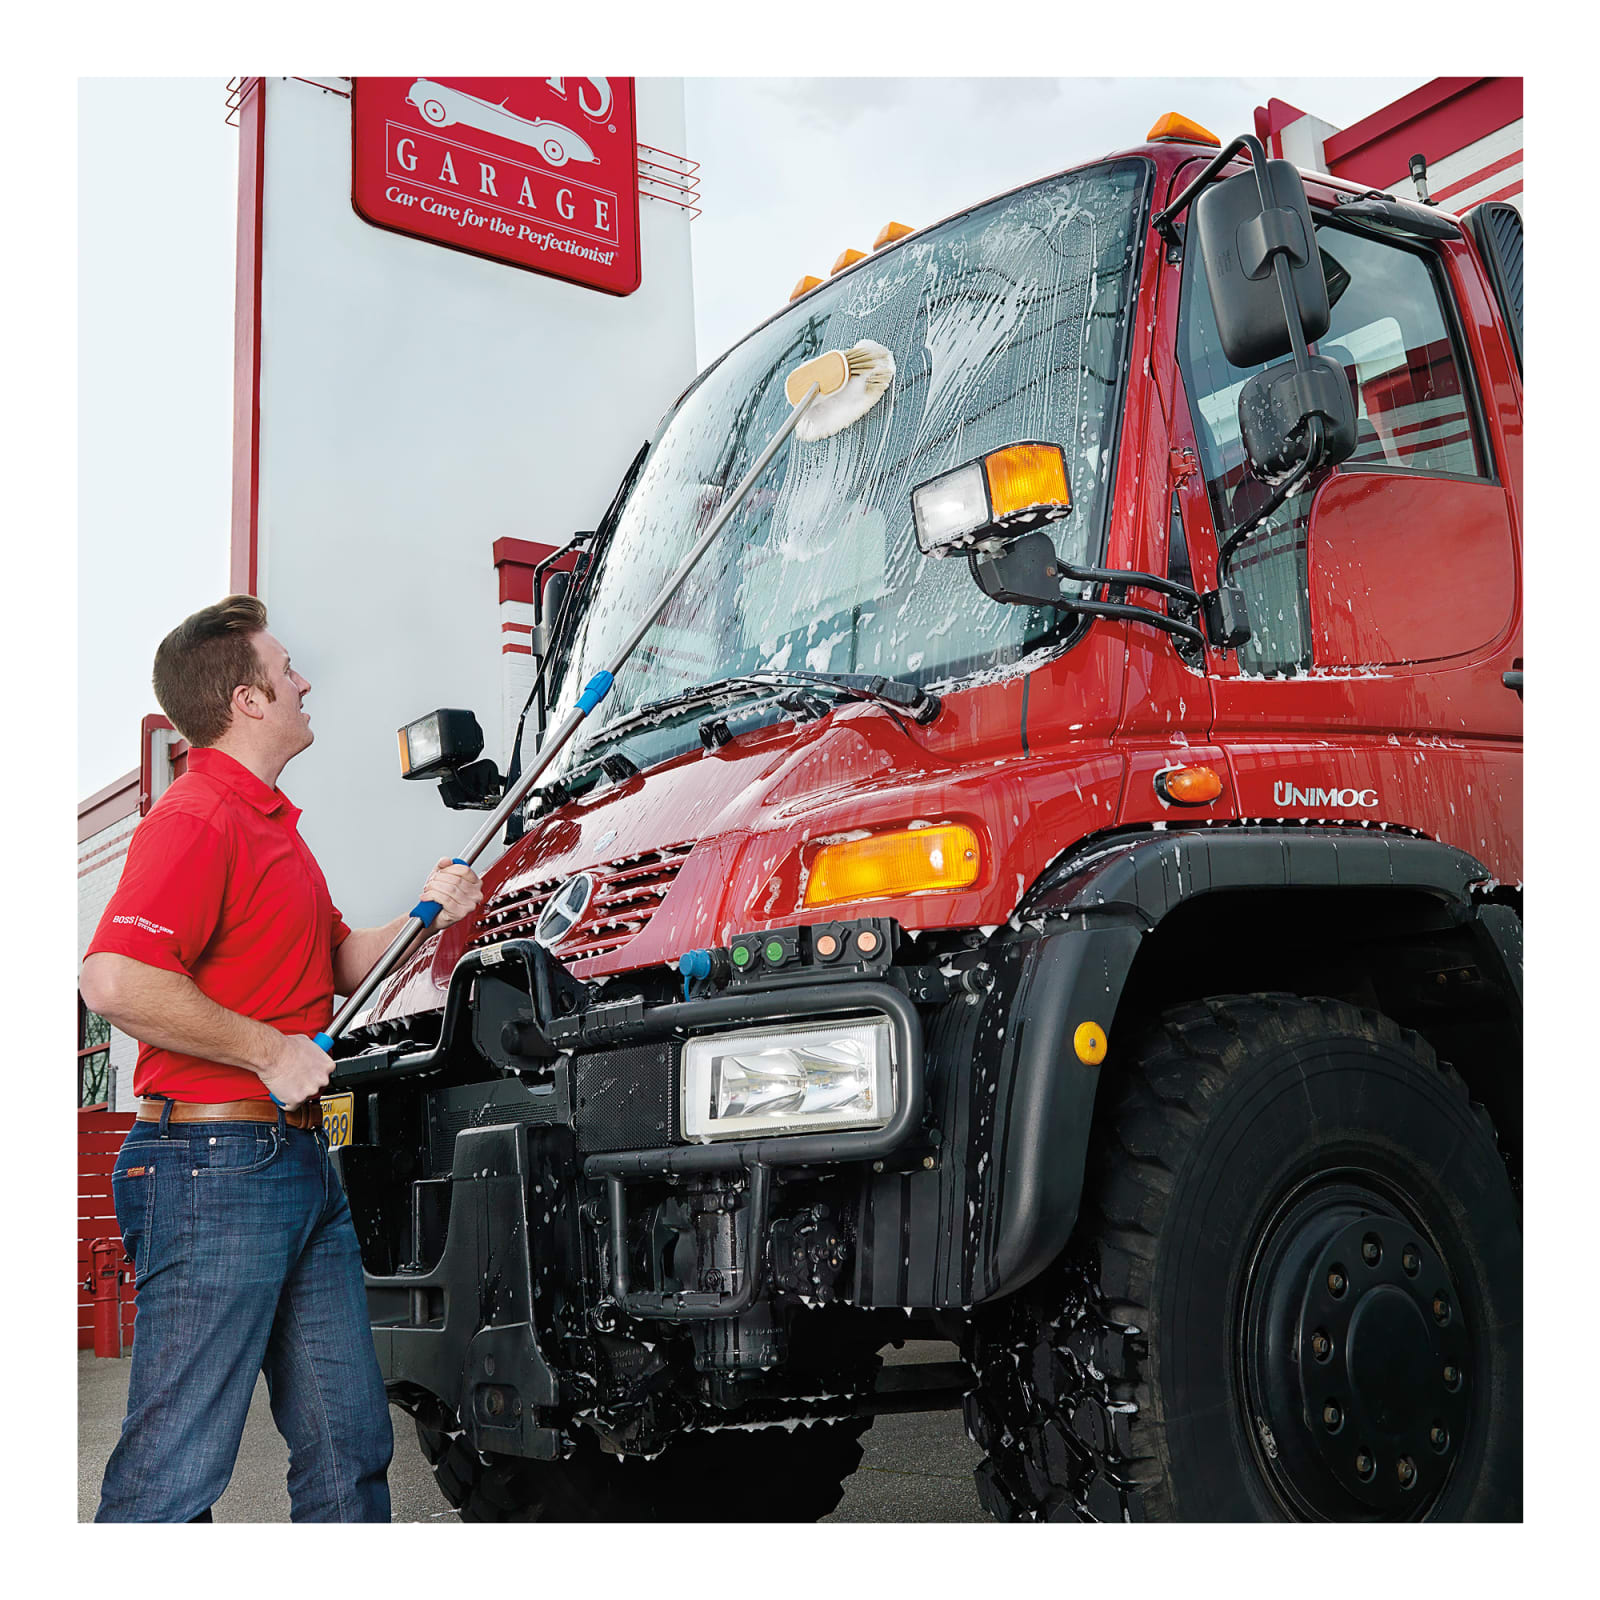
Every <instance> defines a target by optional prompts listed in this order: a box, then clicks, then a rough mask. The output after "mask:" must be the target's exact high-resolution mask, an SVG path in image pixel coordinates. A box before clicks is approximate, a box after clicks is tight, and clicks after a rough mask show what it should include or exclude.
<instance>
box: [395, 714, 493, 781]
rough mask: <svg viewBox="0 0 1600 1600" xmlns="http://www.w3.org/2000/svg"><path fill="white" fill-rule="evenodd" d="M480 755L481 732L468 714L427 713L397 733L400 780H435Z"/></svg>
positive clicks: (481, 748) (471, 715)
mask: <svg viewBox="0 0 1600 1600" xmlns="http://www.w3.org/2000/svg"><path fill="white" fill-rule="evenodd" d="M482 754H483V729H482V728H480V727H479V726H478V719H477V718H476V717H475V716H474V715H473V714H472V713H471V712H470V711H455V710H443V711H430V712H429V713H428V715H427V716H425V717H418V718H417V720H416V721H415V722H408V723H407V724H406V725H405V727H403V728H402V729H401V730H400V776H401V777H402V778H437V777H442V776H443V775H444V774H446V773H449V772H454V771H455V769H456V768H457V767H462V766H465V765H466V764H467V763H468V762H469V761H476V760H477V759H478V757H479V756H480V755H482Z"/></svg>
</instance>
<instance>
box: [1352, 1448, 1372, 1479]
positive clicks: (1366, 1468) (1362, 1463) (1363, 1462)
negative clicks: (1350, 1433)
mask: <svg viewBox="0 0 1600 1600" xmlns="http://www.w3.org/2000/svg"><path fill="white" fill-rule="evenodd" d="M1375 1470H1376V1468H1375V1467H1374V1466H1373V1461H1372V1457H1371V1456H1370V1455H1369V1454H1368V1453H1367V1452H1366V1451H1365V1450H1358V1451H1357V1452H1356V1476H1357V1477H1358V1478H1362V1479H1366V1478H1370V1477H1371V1476H1372V1474H1373V1472H1374V1471H1375Z"/></svg>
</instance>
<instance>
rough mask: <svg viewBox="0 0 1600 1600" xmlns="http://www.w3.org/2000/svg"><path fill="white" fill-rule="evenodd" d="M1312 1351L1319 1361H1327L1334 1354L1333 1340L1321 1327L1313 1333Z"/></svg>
mask: <svg viewBox="0 0 1600 1600" xmlns="http://www.w3.org/2000/svg"><path fill="white" fill-rule="evenodd" d="M1311 1353H1312V1355H1314V1356H1315V1357H1316V1358H1317V1360H1318V1361H1326V1360H1327V1359H1328V1357H1329V1356H1331V1355H1332V1354H1333V1340H1332V1339H1330V1338H1329V1337H1328V1336H1327V1334H1325V1333H1324V1332H1323V1331H1322V1329H1321V1328H1318V1329H1317V1331H1316V1332H1315V1333H1314V1334H1312V1335H1311Z"/></svg>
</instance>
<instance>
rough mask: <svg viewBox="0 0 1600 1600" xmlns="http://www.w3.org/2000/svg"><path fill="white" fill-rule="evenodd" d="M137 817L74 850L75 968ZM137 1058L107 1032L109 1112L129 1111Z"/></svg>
mask: <svg viewBox="0 0 1600 1600" xmlns="http://www.w3.org/2000/svg"><path fill="white" fill-rule="evenodd" d="M138 823H139V814H138V813H137V812H133V813H131V814H130V815H128V816H126V817H123V818H121V819H120V820H118V821H116V822H113V823H112V824H111V825H110V826H109V827H106V828H102V829H101V830H100V831H99V832H98V833H94V834H90V836H89V837H88V838H87V839H85V840H84V841H83V842H82V843H81V844H80V845H79V846H78V965H79V966H82V965H83V958H84V955H85V954H86V953H87V951H88V949H89V941H90V940H91V939H92V938H93V937H94V931H95V929H96V928H98V927H99V926H100V918H101V915H102V914H103V913H104V911H105V909H106V906H107V905H109V904H110V902H111V896H112V894H113V893H114V892H115V890H116V887H117V883H118V881H119V880H120V879H121V877H122V864H123V862H125V861H126V860H127V859H128V841H129V839H131V838H132V837H133V830H134V828H135V827H137V826H138ZM138 1054H139V1045H138V1041H137V1040H134V1039H131V1038H129V1036H128V1035H127V1034H125V1033H124V1032H122V1030H121V1029H120V1028H113V1029H112V1030H111V1109H112V1110H113V1111H132V1110H134V1109H135V1103H134V1098H133V1066H134V1062H135V1060H136V1059H137V1057H138Z"/></svg>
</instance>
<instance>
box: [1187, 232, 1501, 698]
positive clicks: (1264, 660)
mask: <svg viewBox="0 0 1600 1600" xmlns="http://www.w3.org/2000/svg"><path fill="white" fill-rule="evenodd" d="M1317 243H1318V245H1319V247H1320V249H1321V251H1322V260H1323V269H1324V272H1325V273H1326V275H1327V279H1328V293H1329V298H1330V301H1331V303H1332V317H1331V321H1330V324H1329V328H1328V332H1327V333H1326V334H1325V335H1324V336H1323V337H1322V338H1321V339H1320V340H1318V341H1317V344H1316V346H1315V349H1316V350H1317V352H1318V353H1319V354H1321V355H1327V356H1332V357H1333V358H1334V359H1335V360H1337V361H1338V362H1339V363H1340V364H1341V365H1342V366H1343V367H1344V369H1345V372H1346V374H1347V376H1348V378H1349V381H1350V386H1351V392H1352V395H1353V396H1354V398H1355V402H1356V409H1357V418H1358V421H1357V445H1356V450H1355V454H1354V455H1353V456H1352V457H1351V458H1350V459H1349V461H1348V462H1346V463H1345V466H1344V467H1343V468H1341V470H1348V469H1350V468H1356V469H1362V468H1365V469H1367V470H1379V471H1386V472H1416V473H1421V474H1426V475H1428V476H1431V477H1444V476H1449V477H1479V478H1481V477H1484V476H1486V474H1485V471H1484V467H1483V455H1482V452H1481V450H1480V448H1479V445H1478V441H1477V438H1476V436H1475V430H1474V426H1473V420H1472V412H1471V409H1470V407H1469V405H1468V400H1467V395H1466V383H1467V381H1468V380H1467V379H1466V378H1465V376H1464V364H1463V363H1462V362H1461V361H1460V360H1459V358H1458V356H1457V354H1456V349H1455V345H1454V342H1453V340H1452V338H1451V335H1450V330H1449V324H1448V323H1447V321H1446V318H1445V312H1444V307H1443V303H1442V300H1441V297H1440V290H1439V286H1438V282H1437V279H1436V276H1435V273H1434V271H1433V269H1432V268H1431V267H1430V265H1429V262H1428V260H1427V258H1426V257H1425V256H1424V255H1423V254H1422V253H1421V252H1419V251H1417V250H1413V249H1410V248H1407V247H1404V246H1401V245H1398V244H1389V243H1387V242H1384V241H1380V240H1377V239H1372V238H1370V237H1367V236H1366V235H1362V234H1356V233H1352V232H1346V231H1344V230H1342V229H1337V228H1331V227H1330V228H1321V229H1319V230H1318V233H1317ZM1181 315H1182V322H1183V326H1182V329H1181V330H1180V334H1179V341H1178V342H1179V352H1180V357H1179V359H1180V365H1181V368H1182V371H1183V378H1184V384H1185V386H1186V388H1187V389H1188V392H1189V401H1190V406H1191V408H1192V410H1193V412H1194V419H1193V420H1194V429H1195V435H1196V439H1197V442H1198V445H1199V451H1200V462H1201V468H1202V471H1203V472H1204V474H1205V480H1206V489H1207V492H1208V494H1209V495H1210V499H1211V508H1212V515H1213V517H1214V518H1215V521H1216V528H1217V537H1218V539H1219V540H1221V539H1225V538H1226V537H1227V535H1228V534H1229V533H1231V532H1232V531H1233V530H1234V529H1235V528H1237V527H1238V526H1239V525H1240V523H1242V522H1243V521H1244V520H1245V519H1246V518H1247V517H1248V516H1249V515H1250V513H1251V512H1252V511H1253V510H1254V509H1255V507H1256V506H1258V505H1259V504H1260V503H1261V501H1262V500H1264V499H1265V498H1266V496H1267V494H1268V493H1269V486H1268V485H1266V484H1264V483H1263V482H1262V481H1261V480H1260V479H1258V478H1257V477H1255V475H1254V474H1253V473H1251V472H1250V470H1249V468H1248V466H1247V464H1246V462H1245V454H1244V446H1243V443H1242V442H1241V440H1240V437H1239V413H1238V407H1239V391H1240V390H1241V389H1242V388H1243V387H1244V385H1245V383H1246V381H1247V380H1248V379H1249V378H1250V377H1252V376H1253V375H1254V374H1255V373H1257V372H1260V371H1262V370H1263V366H1254V367H1235V366H1233V365H1232V364H1231V363H1230V362H1229V361H1228V359H1227V357H1226V356H1225V355H1224V354H1223V353H1222V346H1221V343H1220V342H1219V340H1218V338H1217V330H1216V320H1215V317H1214V316H1213V313H1212V309H1211V296H1210V294H1209V293H1208V292H1207V290H1206V286H1205V282H1204V277H1203V274H1202V273H1201V271H1200V268H1199V264H1198V260H1197V258H1196V257H1195V256H1194V255H1193V254H1192V253H1191V255H1190V259H1189V260H1188V262H1186V264H1185V268H1184V284H1183V301H1182V312H1181ZM1263 365H1264V364H1263ZM1311 501H1312V494H1311V493H1310V492H1302V493H1300V494H1297V495H1294V496H1292V497H1291V498H1290V499H1289V500H1287V501H1285V502H1284V504H1283V505H1282V506H1281V507H1280V508H1279V509H1278V510H1277V512H1276V513H1274V515H1273V516H1272V517H1271V518H1270V519H1269V520H1268V522H1267V523H1266V524H1265V525H1264V526H1263V530H1262V531H1261V532H1260V533H1258V534H1256V535H1255V536H1254V537H1253V538H1251V539H1250V540H1249V541H1247V542H1246V543H1245V544H1244V545H1243V546H1242V547H1241V548H1240V550H1239V552H1238V554H1237V555H1236V556H1235V557H1234V559H1233V562H1232V565H1231V568H1230V572H1231V575H1232V576H1233V578H1234V579H1235V581H1236V582H1237V583H1238V584H1239V585H1240V587H1241V588H1242V589H1243V590H1244V592H1245V598H1246V601H1247V603H1248V605H1249V608H1250V622H1251V627H1252V630H1253V632H1252V637H1251V639H1250V641H1249V643H1248V644H1246V645H1245V646H1244V647H1243V648H1242V649H1241V650H1240V652H1239V663H1240V666H1241V668H1242V669H1243V670H1244V671H1246V672H1252V673H1259V674H1275V673H1290V672H1295V671H1303V670H1304V669H1306V668H1308V667H1309V666H1310V665H1311V634H1310V616H1309V609H1308V602H1307V595H1306V527H1307V520H1308V518H1309V516H1310V511H1311Z"/></svg>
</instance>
